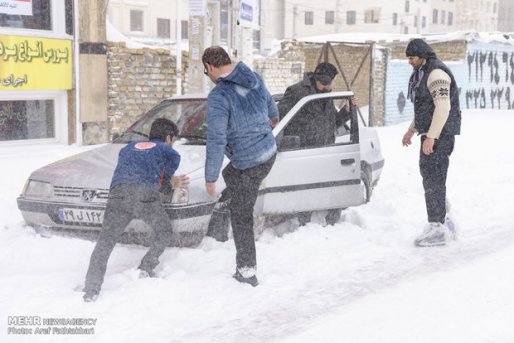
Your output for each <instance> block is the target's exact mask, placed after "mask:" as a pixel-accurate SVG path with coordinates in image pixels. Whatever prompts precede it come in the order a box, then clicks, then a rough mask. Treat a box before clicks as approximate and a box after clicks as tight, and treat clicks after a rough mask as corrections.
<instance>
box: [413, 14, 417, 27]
mask: <svg viewBox="0 0 514 343" xmlns="http://www.w3.org/2000/svg"><path fill="white" fill-rule="evenodd" d="M414 26H415V27H418V16H417V15H415V16H414Z"/></svg>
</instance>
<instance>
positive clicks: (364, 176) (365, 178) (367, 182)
mask: <svg viewBox="0 0 514 343" xmlns="http://www.w3.org/2000/svg"><path fill="white" fill-rule="evenodd" d="M361 180H362V183H363V185H364V192H365V194H364V199H365V203H367V202H369V200H370V199H371V192H372V191H373V189H372V188H371V177H370V171H369V167H365V166H362V167H361Z"/></svg>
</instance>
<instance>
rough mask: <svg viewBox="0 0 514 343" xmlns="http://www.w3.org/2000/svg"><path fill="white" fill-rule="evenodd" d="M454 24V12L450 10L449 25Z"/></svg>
mask: <svg viewBox="0 0 514 343" xmlns="http://www.w3.org/2000/svg"><path fill="white" fill-rule="evenodd" d="M452 25H453V12H448V26H452Z"/></svg>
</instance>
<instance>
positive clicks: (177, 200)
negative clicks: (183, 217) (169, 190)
mask: <svg viewBox="0 0 514 343" xmlns="http://www.w3.org/2000/svg"><path fill="white" fill-rule="evenodd" d="M188 202H189V189H188V188H187V187H179V188H177V189H174V190H173V197H172V198H171V203H172V204H187V203H188Z"/></svg>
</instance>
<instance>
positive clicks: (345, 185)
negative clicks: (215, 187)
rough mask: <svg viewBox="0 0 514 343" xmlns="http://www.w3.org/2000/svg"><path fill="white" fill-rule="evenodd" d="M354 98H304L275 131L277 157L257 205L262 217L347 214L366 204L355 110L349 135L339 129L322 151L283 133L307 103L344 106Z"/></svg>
mask: <svg viewBox="0 0 514 343" xmlns="http://www.w3.org/2000/svg"><path fill="white" fill-rule="evenodd" d="M352 96H353V94H352V93H351V92H338V93H329V94H316V95H310V96H308V97H305V98H303V99H302V100H300V101H299V102H298V103H297V104H296V105H295V106H294V107H293V108H292V109H291V110H290V111H289V113H288V114H287V115H286V116H285V117H284V118H283V119H282V120H281V122H280V123H279V124H278V125H277V127H276V128H275V129H274V131H273V132H274V134H275V136H276V138H277V146H278V148H279V152H278V154H277V159H276V162H275V164H274V166H273V168H272V169H271V172H270V173H269V175H268V176H267V177H266V179H265V180H264V181H263V183H262V185H261V189H260V195H259V197H260V199H259V204H260V206H262V207H261V209H262V212H263V213H264V214H286V213H295V212H301V211H316V210H325V209H331V208H345V207H348V206H353V205H359V204H361V203H363V202H364V195H363V194H364V192H363V185H362V183H361V170H360V149H359V133H358V125H357V124H358V123H357V115H356V113H355V109H353V108H352V115H351V118H350V120H349V122H348V123H347V127H348V129H345V128H339V130H338V134H336V139H335V141H333V142H331V143H329V144H325V145H323V146H300V145H299V138H298V137H296V136H295V135H291V134H290V133H287V130H286V129H287V127H288V126H289V125H294V123H295V117H297V116H298V115H299V113H301V110H302V109H303V108H306V107H307V106H308V104H309V102H311V101H319V99H324V101H332V102H333V101H338V102H342V101H345V100H346V99H350V98H351V97H352ZM352 107H353V106H352ZM297 119H298V118H297ZM334 130H336V128H335V127H334ZM286 133H287V134H286ZM299 134H300V135H301V134H302V133H301V132H299Z"/></svg>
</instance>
